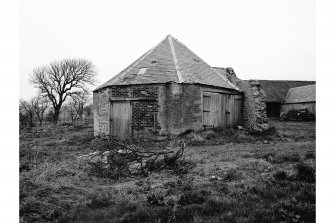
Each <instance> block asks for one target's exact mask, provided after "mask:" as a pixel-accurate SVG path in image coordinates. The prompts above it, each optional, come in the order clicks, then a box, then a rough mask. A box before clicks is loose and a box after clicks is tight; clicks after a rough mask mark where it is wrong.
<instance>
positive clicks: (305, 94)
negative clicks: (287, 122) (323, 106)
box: [284, 84, 316, 103]
mask: <svg viewBox="0 0 335 223" xmlns="http://www.w3.org/2000/svg"><path fill="white" fill-rule="evenodd" d="M315 86H316V85H315V84H313V85H306V86H302V87H295V88H291V89H290V90H289V91H288V92H287V95H286V98H285V102H284V103H302V102H313V101H315V99H316V98H315Z"/></svg>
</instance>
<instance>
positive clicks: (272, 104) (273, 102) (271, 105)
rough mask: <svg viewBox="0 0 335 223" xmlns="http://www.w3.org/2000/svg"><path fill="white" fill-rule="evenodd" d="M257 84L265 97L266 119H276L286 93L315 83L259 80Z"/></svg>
mask: <svg viewBox="0 0 335 223" xmlns="http://www.w3.org/2000/svg"><path fill="white" fill-rule="evenodd" d="M259 83H260V87H261V91H262V93H263V94H264V96H265V97H264V101H265V104H266V114H267V117H276V118H278V117H279V115H280V112H281V105H282V103H283V102H284V101H285V98H286V95H287V92H288V91H289V90H290V89H291V88H294V87H301V86H305V85H311V84H315V81H288V80H259Z"/></svg>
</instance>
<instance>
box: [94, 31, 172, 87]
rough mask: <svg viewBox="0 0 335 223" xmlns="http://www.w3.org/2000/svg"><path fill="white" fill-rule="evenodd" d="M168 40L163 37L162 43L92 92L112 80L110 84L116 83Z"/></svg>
mask: <svg viewBox="0 0 335 223" xmlns="http://www.w3.org/2000/svg"><path fill="white" fill-rule="evenodd" d="M167 38H168V36H167V37H165V38H164V39H163V40H162V41H160V42H159V43H158V44H157V45H156V46H154V47H152V48H151V49H150V50H148V51H147V52H146V53H144V54H143V55H142V56H141V57H140V58H138V59H137V60H135V61H134V62H133V63H131V64H130V65H129V66H128V67H126V68H125V69H123V70H122V71H121V72H120V73H118V74H117V75H115V76H114V77H112V78H111V79H109V80H108V81H106V82H105V83H103V84H102V85H100V86H99V87H97V88H96V89H94V90H93V91H95V90H98V89H100V88H103V87H105V86H104V85H105V84H107V83H109V82H110V81H112V80H113V79H115V80H113V82H112V83H109V85H110V84H113V83H115V82H117V81H118V80H120V79H121V78H123V77H124V76H125V75H126V74H127V72H129V71H130V70H131V69H133V68H134V67H135V66H136V65H137V64H139V63H140V62H141V61H142V60H144V58H146V57H147V56H148V55H149V54H150V53H152V51H154V50H155V49H156V48H157V47H158V46H159V45H160V44H162V43H163V42H164V41H165V40H166V39H167Z"/></svg>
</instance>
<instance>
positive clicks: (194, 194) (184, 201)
mask: <svg viewBox="0 0 335 223" xmlns="http://www.w3.org/2000/svg"><path fill="white" fill-rule="evenodd" d="M209 195H210V191H206V190H200V191H186V192H184V193H183V194H182V195H181V197H180V199H179V201H178V204H179V205H181V206H185V205H190V204H202V203H204V202H205V201H206V199H207V198H208V196H209Z"/></svg>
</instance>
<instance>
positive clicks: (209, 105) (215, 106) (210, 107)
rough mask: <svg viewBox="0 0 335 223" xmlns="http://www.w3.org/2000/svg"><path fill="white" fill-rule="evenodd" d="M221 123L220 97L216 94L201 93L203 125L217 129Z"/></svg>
mask: <svg viewBox="0 0 335 223" xmlns="http://www.w3.org/2000/svg"><path fill="white" fill-rule="evenodd" d="M220 123H221V96H220V94H218V93H212V92H204V93H203V125H204V127H218V126H220Z"/></svg>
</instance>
